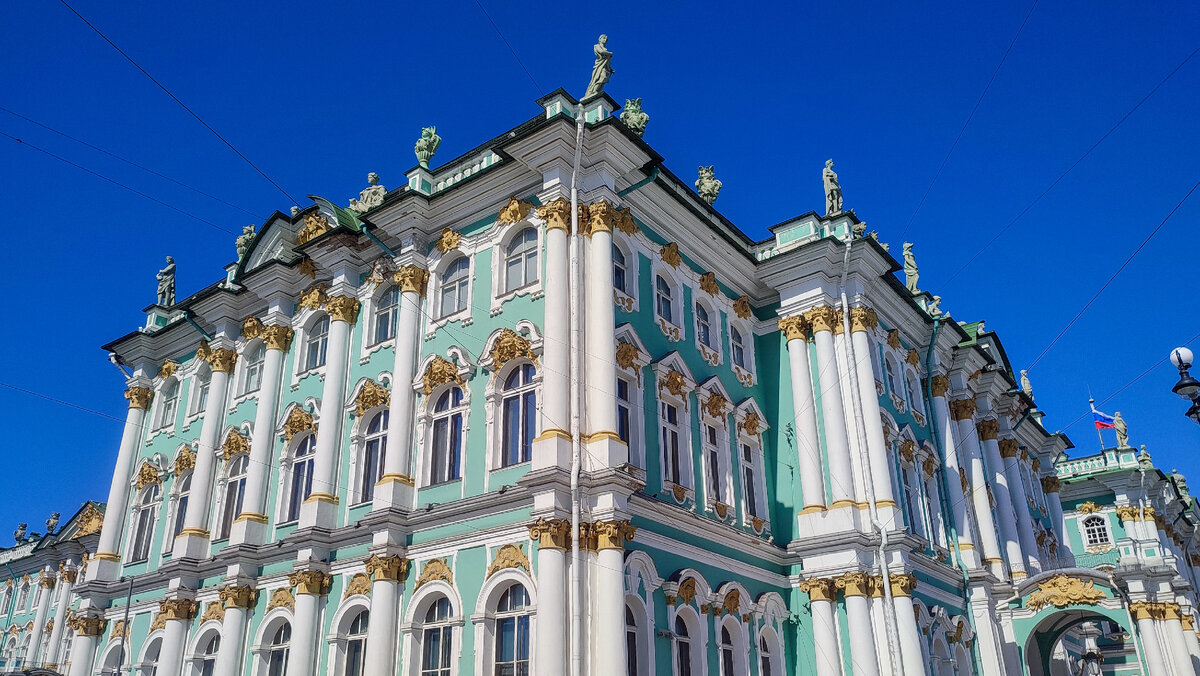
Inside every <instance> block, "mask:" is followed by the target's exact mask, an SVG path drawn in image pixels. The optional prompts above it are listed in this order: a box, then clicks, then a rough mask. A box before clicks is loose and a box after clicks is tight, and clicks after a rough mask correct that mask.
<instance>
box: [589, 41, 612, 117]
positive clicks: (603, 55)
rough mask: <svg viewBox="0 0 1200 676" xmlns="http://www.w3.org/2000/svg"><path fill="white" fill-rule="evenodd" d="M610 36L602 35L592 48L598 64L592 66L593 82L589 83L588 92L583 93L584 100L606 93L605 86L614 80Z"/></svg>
mask: <svg viewBox="0 0 1200 676" xmlns="http://www.w3.org/2000/svg"><path fill="white" fill-rule="evenodd" d="M607 45H608V36H607V35H601V36H600V39H599V40H597V41H596V45H595V46H594V47H592V51H593V52H595V53H596V63H595V65H593V66H592V81H591V82H589V83H588V87H587V91H586V92H584V93H583V100H585V101H586V100H587V99H590V98H592V97H593V96H596V95H597V94H600V93H603V92H604V85H606V84H608V81H609V80H610V79H611V78H612V75H613V73H614V72H615V71H613V68H612V52H610V51H608V47H607Z"/></svg>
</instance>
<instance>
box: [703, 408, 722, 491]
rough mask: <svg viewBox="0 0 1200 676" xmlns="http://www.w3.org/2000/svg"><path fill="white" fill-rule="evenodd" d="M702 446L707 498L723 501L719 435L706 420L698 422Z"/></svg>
mask: <svg viewBox="0 0 1200 676" xmlns="http://www.w3.org/2000/svg"><path fill="white" fill-rule="evenodd" d="M700 427H701V432H703V436H702V437H701V439H702V440H703V442H704V443H703V444H702V445H703V446H704V468H705V470H706V472H707V474H708V498H709V499H710V500H713V501H714V502H725V500H726V498H725V472H724V470H723V469H722V464H723V463H722V462H721V435H720V434H719V433H718V432H717V428H716V427H715V426H713V425H711V424H709V423H707V422H702V423H700Z"/></svg>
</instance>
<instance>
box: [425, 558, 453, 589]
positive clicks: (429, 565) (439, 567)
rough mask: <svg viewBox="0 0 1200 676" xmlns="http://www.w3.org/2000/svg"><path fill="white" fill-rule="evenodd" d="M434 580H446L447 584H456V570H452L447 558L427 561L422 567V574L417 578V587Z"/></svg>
mask: <svg viewBox="0 0 1200 676" xmlns="http://www.w3.org/2000/svg"><path fill="white" fill-rule="evenodd" d="M434 580H441V581H444V582H445V583H446V584H449V585H453V584H454V571H452V570H450V566H449V565H448V564H447V563H446V559H430V560H429V561H426V562H425V566H424V567H422V568H421V575H420V576H419V577H418V578H417V586H416V588H417V589H420V588H421V586H422V585H424V584H427V583H429V582H433V581H434Z"/></svg>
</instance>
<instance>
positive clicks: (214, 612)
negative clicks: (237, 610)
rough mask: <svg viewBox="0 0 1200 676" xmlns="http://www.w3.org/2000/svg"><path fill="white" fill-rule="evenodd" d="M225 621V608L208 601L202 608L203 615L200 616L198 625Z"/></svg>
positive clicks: (215, 602)
mask: <svg viewBox="0 0 1200 676" xmlns="http://www.w3.org/2000/svg"><path fill="white" fill-rule="evenodd" d="M224 620H225V606H223V605H221V604H220V602H218V601H210V602H209V603H208V604H207V605H205V606H204V614H203V615H201V616H200V624H204V623H205V622H213V621H216V622H223V621H224Z"/></svg>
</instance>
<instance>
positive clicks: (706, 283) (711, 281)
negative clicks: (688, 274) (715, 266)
mask: <svg viewBox="0 0 1200 676" xmlns="http://www.w3.org/2000/svg"><path fill="white" fill-rule="evenodd" d="M700 290H701V291H703V292H704V293H707V294H708V295H710V296H715V295H717V294H719V293H721V287H719V286H717V273H715V272H706V273H704V274H702V275H700Z"/></svg>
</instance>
